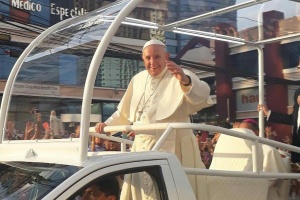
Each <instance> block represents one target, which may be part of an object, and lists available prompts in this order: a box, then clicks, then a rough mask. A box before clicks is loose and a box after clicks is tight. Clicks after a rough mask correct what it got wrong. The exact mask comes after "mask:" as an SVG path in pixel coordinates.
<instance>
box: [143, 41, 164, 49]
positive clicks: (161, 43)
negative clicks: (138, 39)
mask: <svg viewBox="0 0 300 200" xmlns="http://www.w3.org/2000/svg"><path fill="white" fill-rule="evenodd" d="M153 44H156V45H161V46H164V47H165V46H166V45H165V44H164V43H163V42H161V41H159V40H155V39H153V40H149V41H148V42H146V43H145V44H144V46H143V50H144V49H145V48H146V47H147V46H150V45H153Z"/></svg>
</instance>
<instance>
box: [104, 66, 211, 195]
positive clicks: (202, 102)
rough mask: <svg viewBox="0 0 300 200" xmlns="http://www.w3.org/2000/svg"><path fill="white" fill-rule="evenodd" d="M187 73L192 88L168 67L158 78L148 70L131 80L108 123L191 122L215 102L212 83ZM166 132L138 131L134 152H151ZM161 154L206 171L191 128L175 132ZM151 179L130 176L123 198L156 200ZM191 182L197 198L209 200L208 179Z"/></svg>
mask: <svg viewBox="0 0 300 200" xmlns="http://www.w3.org/2000/svg"><path fill="white" fill-rule="evenodd" d="M184 72H185V74H187V75H189V76H190V78H191V81H192V85H191V86H183V85H181V84H180V82H179V80H177V79H176V78H175V77H174V76H173V75H172V74H171V73H170V72H169V71H168V70H167V69H166V68H165V69H164V70H163V72H162V73H161V74H160V75H159V76H157V77H154V78H153V77H151V76H150V75H149V74H148V72H147V71H146V70H145V71H142V72H140V73H138V74H137V75H135V76H134V77H133V78H132V79H131V81H130V83H129V86H128V88H127V90H126V93H125V94H124V96H123V98H122V100H121V102H120V104H119V105H118V110H117V111H116V112H115V113H114V114H113V115H112V116H111V117H110V118H109V119H108V120H107V121H105V124H107V125H109V126H114V125H126V124H130V123H133V124H152V123H167V122H190V118H189V115H192V114H194V113H195V112H197V111H199V110H201V109H202V108H205V107H208V106H211V105H212V104H213V102H212V100H211V99H210V97H209V93H210V88H209V86H208V84H207V83H205V82H204V81H200V80H199V78H198V77H197V76H196V75H195V74H193V73H192V72H190V71H188V70H184ZM141 111H142V112H141ZM140 114H141V115H140ZM162 133H163V131H151V132H150V131H141V132H135V135H136V136H135V140H134V143H133V146H132V151H146V150H151V148H152V147H153V146H154V145H155V143H156V141H157V140H158V138H159V137H160V136H161V134H162ZM160 151H166V152H172V153H174V154H176V156H177V157H178V159H179V160H180V162H181V163H182V165H183V166H184V167H193V168H205V166H204V164H203V163H202V161H201V157H200V152H199V148H198V145H197V142H196V138H195V136H194V134H193V132H192V130H190V129H178V130H174V131H173V133H172V134H171V135H170V136H169V138H168V139H167V141H166V142H165V143H164V145H163V146H162V148H161V149H160ZM149 178H150V177H149V176H148V175H147V174H144V173H140V174H134V175H130V176H126V177H125V181H124V185H123V188H122V194H121V199H122V200H131V199H133V200H141V199H156V197H155V194H154V193H155V191H154V187H152V182H151V180H149ZM189 181H190V183H191V186H192V188H193V190H194V192H195V196H196V198H197V199H198V200H206V199H207V189H206V177H204V176H189Z"/></svg>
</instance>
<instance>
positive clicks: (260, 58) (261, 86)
mask: <svg viewBox="0 0 300 200" xmlns="http://www.w3.org/2000/svg"><path fill="white" fill-rule="evenodd" d="M256 49H257V51H258V96H259V99H258V103H259V104H264V103H265V102H264V97H265V92H264V82H265V80H264V50H263V48H262V47H261V46H257V47H256ZM258 127H259V136H260V137H264V135H265V133H264V130H265V122H264V113H263V111H262V110H260V111H259V113H258Z"/></svg>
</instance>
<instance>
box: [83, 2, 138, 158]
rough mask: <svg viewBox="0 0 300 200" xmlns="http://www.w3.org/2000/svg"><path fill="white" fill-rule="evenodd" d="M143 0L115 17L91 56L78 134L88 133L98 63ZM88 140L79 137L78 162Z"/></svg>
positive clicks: (125, 8)
mask: <svg viewBox="0 0 300 200" xmlns="http://www.w3.org/2000/svg"><path fill="white" fill-rule="evenodd" d="M141 2H143V0H132V1H130V2H129V3H128V4H127V5H126V6H125V7H124V8H123V9H122V10H121V11H120V12H119V13H118V15H117V17H116V18H115V19H114V21H113V22H112V24H111V25H110V26H109V28H108V30H107V31H106V33H105V34H104V36H103V38H102V39H101V42H100V43H99V45H98V47H97V49H96V52H95V54H94V56H93V59H92V61H91V64H90V68H89V71H88V74H87V78H86V82H85V86H84V92H83V100H82V108H81V113H82V114H81V120H80V121H81V125H80V132H81V133H88V132H89V126H90V113H91V103H92V96H93V89H94V83H95V80H96V75H97V71H98V69H99V66H100V63H101V61H102V58H103V56H104V53H105V51H106V49H107V47H108V45H109V43H110V41H111V40H112V38H113V36H114V35H115V33H116V31H117V30H118V28H119V26H120V24H121V23H122V21H123V20H124V19H125V17H126V16H128V15H129V14H130V12H131V11H132V10H133V9H134V8H135V7H136V6H137V5H139V4H140V3H141ZM88 138H89V134H82V137H80V149H79V162H84V161H85V160H86V159H87V153H86V152H87V148H88Z"/></svg>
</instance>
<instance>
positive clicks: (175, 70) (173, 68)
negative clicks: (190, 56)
mask: <svg viewBox="0 0 300 200" xmlns="http://www.w3.org/2000/svg"><path fill="white" fill-rule="evenodd" d="M166 67H167V69H168V70H169V71H170V72H171V74H172V75H173V76H175V78H177V79H178V80H179V81H180V82H181V83H182V84H188V83H189V81H190V79H189V78H188V77H187V75H186V74H185V73H184V72H183V69H182V68H181V67H180V66H179V65H177V64H176V63H174V62H173V61H167V62H166Z"/></svg>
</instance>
